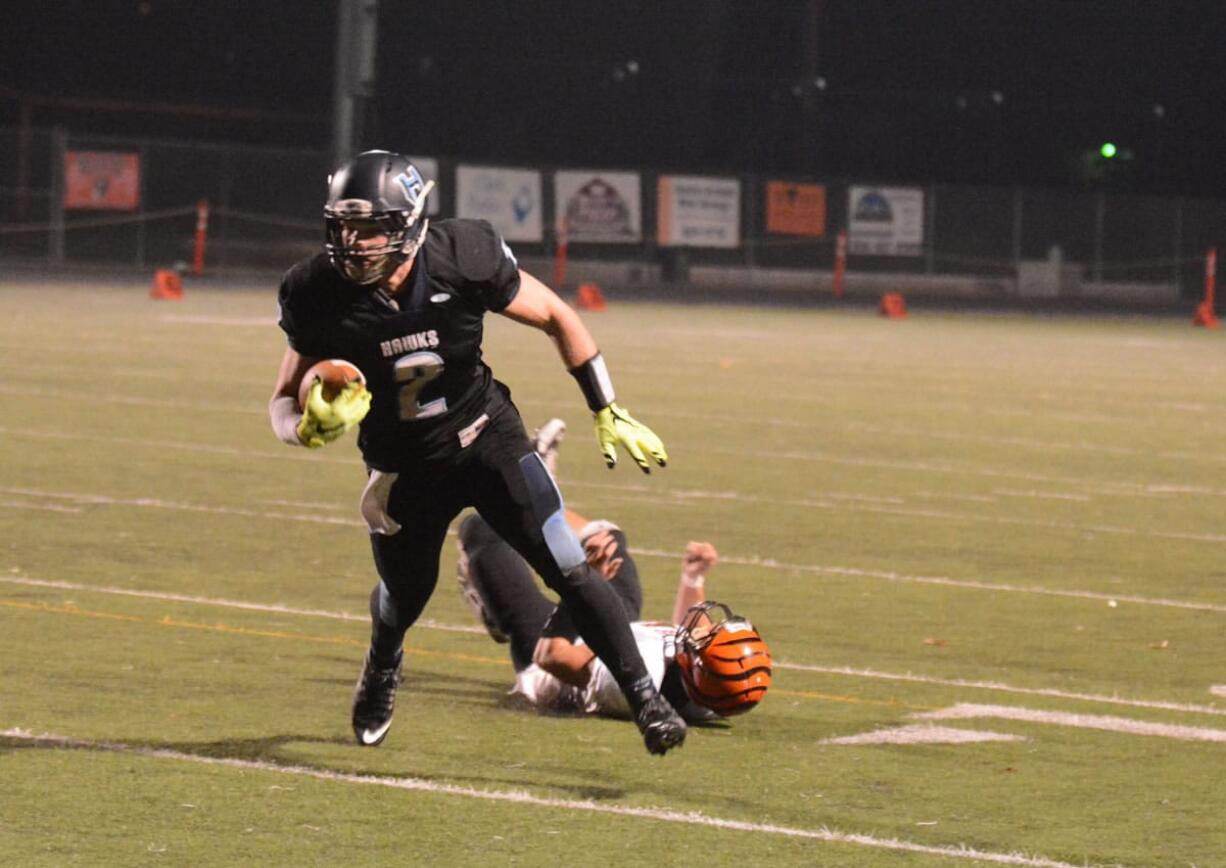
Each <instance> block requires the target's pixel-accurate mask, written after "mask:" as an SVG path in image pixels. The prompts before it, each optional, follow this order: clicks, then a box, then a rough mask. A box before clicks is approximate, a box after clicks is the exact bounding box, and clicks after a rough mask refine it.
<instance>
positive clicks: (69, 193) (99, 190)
mask: <svg viewBox="0 0 1226 868" xmlns="http://www.w3.org/2000/svg"><path fill="white" fill-rule="evenodd" d="M64 207H65V208H88V209H91V210H95V211H135V210H136V209H137V208H139V207H140V157H139V155H137V154H126V153H121V152H119V151H68V152H66V153H65V154H64Z"/></svg>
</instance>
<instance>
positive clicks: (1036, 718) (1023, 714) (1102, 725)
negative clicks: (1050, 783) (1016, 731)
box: [911, 703, 1226, 744]
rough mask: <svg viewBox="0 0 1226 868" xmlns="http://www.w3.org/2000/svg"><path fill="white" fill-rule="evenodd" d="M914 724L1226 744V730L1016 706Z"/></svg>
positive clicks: (958, 712)
mask: <svg viewBox="0 0 1226 868" xmlns="http://www.w3.org/2000/svg"><path fill="white" fill-rule="evenodd" d="M911 717H912V718H913V719H914V720H972V719H977V718H984V717H986V718H990V719H993V720H1020V721H1023V722H1025V723H1049V724H1055V725H1056V726H1070V727H1075V728H1077V729H1097V730H1102V731H1104V732H1119V733H1125V734H1128V735H1149V736H1157V737H1159V738H1173V739H1178V740H1179V741H1210V742H1217V743H1219V744H1226V729H1210V728H1207V727H1203V726H1183V725H1180V724H1172V723H1153V722H1151V721H1147V720H1132V719H1131V718H1127V717H1113V716H1110V715H1104V714H1072V713H1070V712H1067V711H1043V710H1040V709H1036V708H1021V707H1018V706H1013V705H975V704H972V703H959V704H958V705H954V706H951V707H949V708H942V709H939V710H937V711H923V712H919V713H917V714H912V715H911Z"/></svg>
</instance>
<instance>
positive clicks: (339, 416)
mask: <svg viewBox="0 0 1226 868" xmlns="http://www.w3.org/2000/svg"><path fill="white" fill-rule="evenodd" d="M323 390H324V384H323V382H321V381H320V380H318V379H316V380H315V382H314V383H313V384H312V385H311V391H310V393H309V394H308V395H307V402H306V407H304V408H303V411H302V421H301V422H299V423H298V439H299V440H301V441H302V445H303V446H307V447H309V448H311V449H318V448H319V447H320V446H326V445H327V444H329V443H331V442H332V441H333V440H336V439H337V438H338V437H340V436H341V435H342V434H344V433H345V432H346V431H348V430H349V429H350V428H352V427H353V426H354V425H356V424H358V423H359V422H361V421H362V420H363V419H365V418H366V414H367V413H369V412H370V398H371V395H370V392H368V391H367V390H366V387H365V386H363V385H362V384H361V383H359V382H356V381H354V382H352V383H350V384H349V385H347V386H346V387H345V388H344V389H342V390H341V392H340V394H338V395H337V396H336V397H335V398H333V399H332V400H331V401H328V400H327V399H326V398H324V393H323Z"/></svg>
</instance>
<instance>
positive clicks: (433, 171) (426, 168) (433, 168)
mask: <svg viewBox="0 0 1226 868" xmlns="http://www.w3.org/2000/svg"><path fill="white" fill-rule="evenodd" d="M409 162H410V163H412V164H413V165H414V166H416V167H417V171H419V172H421V178H422V180H423V181H433V182H434V189H433V190H431V191H430V198H429V199H427V200H426V214H428V215H429V216H431V217H433V216H434V215H435V214H437V213H438V209H439V202H441V201H442V200H443V197H442V196H440V195H439V179H438V160H436V159H434V157H414V156H411V155H410V156H409Z"/></svg>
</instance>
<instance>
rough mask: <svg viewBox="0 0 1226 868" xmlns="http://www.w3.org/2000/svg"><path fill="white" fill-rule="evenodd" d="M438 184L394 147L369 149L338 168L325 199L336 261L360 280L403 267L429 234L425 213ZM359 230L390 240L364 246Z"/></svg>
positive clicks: (329, 243) (329, 240)
mask: <svg viewBox="0 0 1226 868" xmlns="http://www.w3.org/2000/svg"><path fill="white" fill-rule="evenodd" d="M433 187H434V182H433V181H423V180H422V177H421V173H420V172H418V171H417V167H416V166H414V165H413V164H412V163H410V162H409V158H408V157H405V156H402V155H400V154H393V153H391V152H390V151H366V152H365V153H362V154H358V155H357V156H356V157H354V158H353V159H352V160H350V161H349V162H347V163H345V164H344V165H342V166H341V167H340V168H339V169H337V170H336V171H335V172H333V173H332V176H331V177H330V178H328V201H327V202H326V203H325V205H324V226H325V227H326V231H327V239H326V244H325V246H326V248H327V251H328V256H329V257H330V258H331V260H332V266H333V267H334V268H335V269H336V270H337V271H339V272H340V273H341V274H343V275H344V276H345V277H346V278H348V279H349V280H352V281H354V282H355V283H360V284H371V283H377V282H378V281H380V280H382V279H383V278H384V277H387V276H388V275H389V274H391V273H392V272H393V271H395V270H396V269H397V268H399V267H400V265H401V263H403V262H404V261H405V260H406V259H408V258H409V257H411V256H413V254H415V253H416V252H417V249H418V248H419V247H420V246H421V244H422V241H423V240H424V239H425V237H426V228H427V227H428V226H429V224H430V221H429V220H423V219H422V217H421V214H422V211H424V210H425V207H426V196H428V195H429V194H430V190H431V189H432V188H433ZM346 230H357V232H356V233H355V232H353V231H348V232H347V231H346ZM358 233H364V234H365V235H366V236H367V237H369V236H370V235H371V234H377V235H385V236H387V239H388V240H387V243H386V244H383V245H380V246H378V247H369V246H363V245H359V244H357V243H356V241H357V237H358Z"/></svg>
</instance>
